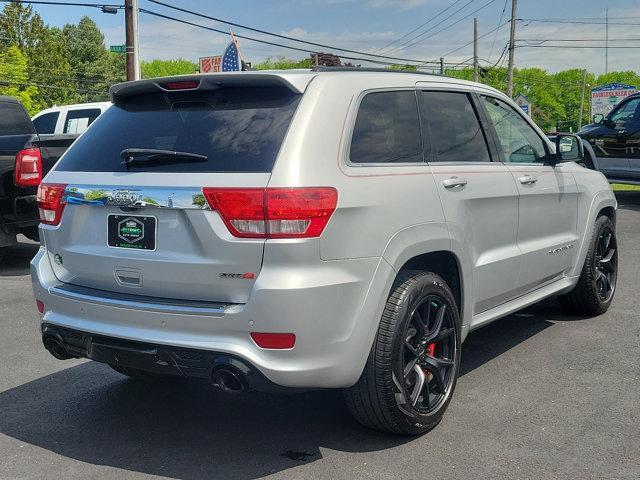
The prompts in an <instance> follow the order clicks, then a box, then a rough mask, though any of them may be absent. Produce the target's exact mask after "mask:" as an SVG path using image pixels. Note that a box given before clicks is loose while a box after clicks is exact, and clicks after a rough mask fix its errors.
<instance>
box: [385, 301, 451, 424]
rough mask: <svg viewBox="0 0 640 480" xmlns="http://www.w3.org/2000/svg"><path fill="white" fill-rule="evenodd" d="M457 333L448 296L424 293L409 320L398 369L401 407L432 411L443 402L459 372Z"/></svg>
mask: <svg viewBox="0 0 640 480" xmlns="http://www.w3.org/2000/svg"><path fill="white" fill-rule="evenodd" d="M455 336H456V329H455V325H454V323H453V318H452V316H451V313H450V312H449V311H448V310H447V304H446V302H445V301H444V299H443V298H441V297H440V296H438V295H429V296H426V297H424V298H423V299H422V300H421V301H420V302H419V303H418V305H417V306H416V307H415V308H414V309H413V312H412V313H411V317H410V319H409V322H407V324H406V329H405V334H404V338H405V342H404V348H403V352H402V358H401V361H400V363H399V366H400V367H401V368H400V370H398V371H396V372H394V384H395V386H396V389H397V392H396V398H397V401H398V405H399V406H400V408H403V409H406V408H414V409H415V410H416V411H418V412H419V413H429V412H431V411H433V410H436V409H437V408H438V407H439V406H440V405H441V404H442V401H443V400H444V399H445V398H446V397H447V395H448V394H449V393H450V390H451V386H452V385H453V380H454V376H455V375H454V370H455V369H454V367H455V358H456V348H457V347H456V338H455ZM400 378H401V379H402V380H399V379H400Z"/></svg>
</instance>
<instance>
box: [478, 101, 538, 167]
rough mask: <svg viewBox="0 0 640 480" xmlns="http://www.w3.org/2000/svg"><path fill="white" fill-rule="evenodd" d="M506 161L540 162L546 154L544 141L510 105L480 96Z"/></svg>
mask: <svg viewBox="0 0 640 480" xmlns="http://www.w3.org/2000/svg"><path fill="white" fill-rule="evenodd" d="M482 99H483V101H484V105H485V107H486V109H487V112H488V113H489V117H490V119H491V123H492V124H493V128H494V129H495V130H496V133H497V135H498V141H499V143H500V146H501V148H502V153H503V154H504V159H505V161H506V162H510V163H540V162H543V161H544V159H545V157H546V156H547V150H546V148H545V145H544V141H543V140H542V139H541V138H540V136H539V135H538V134H537V133H536V131H535V130H534V129H533V128H532V127H531V125H529V124H528V123H527V121H526V120H525V119H524V118H522V116H521V115H520V114H519V113H518V112H517V111H516V110H515V109H514V108H513V107H511V105H508V104H506V103H505V102H503V101H501V100H498V99H496V98H493V97H485V96H483V97H482Z"/></svg>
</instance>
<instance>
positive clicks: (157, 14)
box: [140, 8, 435, 65]
mask: <svg viewBox="0 0 640 480" xmlns="http://www.w3.org/2000/svg"><path fill="white" fill-rule="evenodd" d="M140 12H141V13H146V14H148V15H153V16H154V17H159V18H164V19H165V20H171V21H174V22H178V23H183V24H185V25H190V26H192V27H197V28H202V29H204V30H209V31H212V32H216V33H222V34H224V35H229V32H225V31H224V30H219V29H217V28H213V27H207V26H206V25H201V24H199V23H194V22H190V21H188V20H182V19H180V18H175V17H170V16H168V15H163V14H162V13H158V12H152V11H151V10H147V9H146V8H141V9H140ZM234 35H235V37H236V38H242V39H244V40H249V41H251V42H258V43H264V44H266V45H272V46H274V47H280V48H287V49H289V50H296V51H298V52H304V53H318V52H316V51H315V50H309V49H305V48H299V47H294V46H291V45H283V44H281V43H275V42H270V41H268V40H260V39H257V38H253V37H248V36H246V35H240V34H234ZM340 58H344V59H346V60H355V61H359V62H369V63H376V64H378V65H405V64H403V63H397V62H382V61H380V60H373V59H370V58H362V57H346V56H344V55H340ZM409 62H412V61H411V60H409ZM413 62H421V60H414V61H413ZM429 63H435V61H434V62H429Z"/></svg>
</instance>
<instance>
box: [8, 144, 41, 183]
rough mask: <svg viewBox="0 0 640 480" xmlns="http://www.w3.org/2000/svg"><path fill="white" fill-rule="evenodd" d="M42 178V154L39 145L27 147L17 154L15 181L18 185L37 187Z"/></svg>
mask: <svg viewBox="0 0 640 480" xmlns="http://www.w3.org/2000/svg"><path fill="white" fill-rule="evenodd" d="M41 180H42V156H41V155H40V149H39V148H37V147H32V148H25V149H24V150H20V151H19V152H18V154H17V155H16V162H15V165H14V169H13V183H15V184H16V185H17V186H18V187H36V186H38V185H39V184H40V181H41Z"/></svg>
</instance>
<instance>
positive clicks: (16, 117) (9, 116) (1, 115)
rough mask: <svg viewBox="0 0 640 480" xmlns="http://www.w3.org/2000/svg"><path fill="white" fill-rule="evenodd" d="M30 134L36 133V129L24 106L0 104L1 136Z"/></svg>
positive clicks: (9, 103)
mask: <svg viewBox="0 0 640 480" xmlns="http://www.w3.org/2000/svg"><path fill="white" fill-rule="evenodd" d="M29 133H34V129H33V125H32V124H31V120H30V119H29V116H28V115H27V112H25V110H24V108H22V105H20V104H18V103H11V102H0V135H26V134H29Z"/></svg>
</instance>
